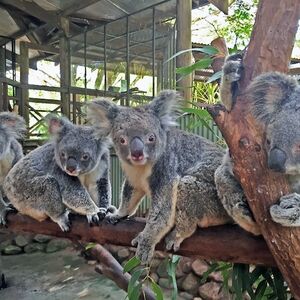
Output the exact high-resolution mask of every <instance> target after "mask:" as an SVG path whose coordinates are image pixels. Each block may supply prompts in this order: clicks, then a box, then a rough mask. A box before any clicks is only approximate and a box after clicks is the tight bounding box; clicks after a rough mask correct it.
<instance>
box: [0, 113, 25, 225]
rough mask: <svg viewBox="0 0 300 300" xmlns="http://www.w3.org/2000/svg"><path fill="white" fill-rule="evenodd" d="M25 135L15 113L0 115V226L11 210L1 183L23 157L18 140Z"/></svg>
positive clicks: (22, 125)
mask: <svg viewBox="0 0 300 300" xmlns="http://www.w3.org/2000/svg"><path fill="white" fill-rule="evenodd" d="M25 133H26V124H25V120H24V119H23V118H22V117H21V116H18V115H17V114H15V113H10V112H2V113H0V225H1V224H2V225H5V224H6V221H5V219H6V215H7V213H8V212H9V211H10V210H12V208H11V207H10V205H9V204H8V203H7V202H6V201H5V194H4V193H3V182H4V179H5V177H6V175H7V173H8V172H9V170H10V169H11V168H12V167H13V166H14V165H15V164H16V162H17V161H18V160H20V159H21V158H22V157H23V150H22V146H21V144H20V143H19V141H18V140H20V139H22V138H23V136H24V134H25Z"/></svg>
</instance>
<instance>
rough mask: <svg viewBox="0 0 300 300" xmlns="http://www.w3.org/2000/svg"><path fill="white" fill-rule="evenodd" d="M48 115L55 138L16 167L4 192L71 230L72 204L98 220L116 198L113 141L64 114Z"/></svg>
mask: <svg viewBox="0 0 300 300" xmlns="http://www.w3.org/2000/svg"><path fill="white" fill-rule="evenodd" d="M48 121H49V132H50V134H52V135H53V140H51V141H50V142H48V143H46V144H45V145H43V146H40V147H38V148H37V149H35V150H33V151H32V152H30V153H29V154H28V155H27V156H25V157H24V158H23V159H21V160H20V161H19V162H18V163H17V164H16V165H15V166H14V167H13V168H12V169H11V171H10V172H9V174H8V175H7V177H6V179H5V181H4V190H5V193H6V195H7V197H8V198H9V199H10V201H11V202H12V204H13V205H14V207H15V208H16V209H17V210H18V211H19V212H20V213H22V214H25V215H29V216H30V217H32V218H34V219H36V220H38V221H43V220H45V219H46V218H47V217H50V218H51V219H52V220H53V221H54V222H56V223H57V224H58V225H59V226H60V228H61V229H62V230H63V231H67V230H69V219H68V213H69V211H68V209H70V210H72V211H74V212H76V213H79V214H82V215H86V216H87V219H88V222H89V223H92V222H95V223H98V221H99V217H98V214H100V217H102V218H103V217H104V215H105V214H106V212H107V209H108V208H109V206H110V200H111V187H110V181H109V151H108V143H109V141H108V139H107V138H105V137H101V136H96V135H95V131H94V129H93V128H92V127H90V126H77V125H73V124H72V123H71V122H70V121H69V120H68V119H66V118H64V117H62V118H59V117H56V116H52V117H49V120H48ZM66 208H68V209H66Z"/></svg>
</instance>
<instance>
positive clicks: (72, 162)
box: [66, 157, 77, 173]
mask: <svg viewBox="0 0 300 300" xmlns="http://www.w3.org/2000/svg"><path fill="white" fill-rule="evenodd" d="M76 168H77V161H76V159H74V158H72V157H71V158H68V160H67V163H66V169H67V170H68V171H69V172H71V173H72V172H74V171H75V170H76Z"/></svg>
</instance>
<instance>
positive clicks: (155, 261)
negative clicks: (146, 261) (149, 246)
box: [150, 258, 162, 271]
mask: <svg viewBox="0 0 300 300" xmlns="http://www.w3.org/2000/svg"><path fill="white" fill-rule="evenodd" d="M161 263H162V260H161V259H158V258H153V259H152V261H151V264H150V269H151V271H154V270H156V269H157V268H158V266H159V265H160V264H161Z"/></svg>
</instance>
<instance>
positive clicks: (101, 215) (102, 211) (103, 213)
mask: <svg viewBox="0 0 300 300" xmlns="http://www.w3.org/2000/svg"><path fill="white" fill-rule="evenodd" d="M107 211H108V210H107V209H106V208H105V207H100V208H99V212H98V217H99V220H101V221H102V220H103V219H104V218H105V216H106V214H107Z"/></svg>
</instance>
